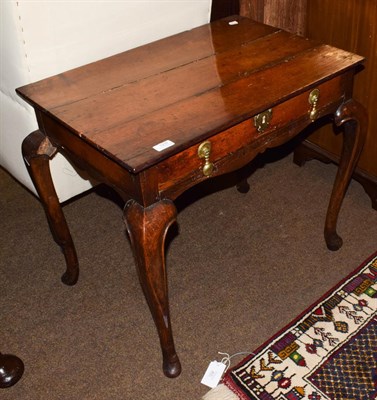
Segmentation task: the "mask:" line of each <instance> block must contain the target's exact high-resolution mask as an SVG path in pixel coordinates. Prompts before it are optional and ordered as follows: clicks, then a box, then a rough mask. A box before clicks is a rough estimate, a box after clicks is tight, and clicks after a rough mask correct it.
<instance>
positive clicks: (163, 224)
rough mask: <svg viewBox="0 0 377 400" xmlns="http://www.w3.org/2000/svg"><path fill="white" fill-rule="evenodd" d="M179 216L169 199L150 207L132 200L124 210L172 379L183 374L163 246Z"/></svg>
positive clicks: (167, 369) (141, 280) (165, 362)
mask: <svg viewBox="0 0 377 400" xmlns="http://www.w3.org/2000/svg"><path fill="white" fill-rule="evenodd" d="M176 214H177V211H176V208H175V206H174V203H173V202H172V201H170V200H161V201H159V202H158V203H155V204H153V205H151V206H149V207H147V208H144V207H143V206H141V205H140V204H138V203H137V202H135V201H134V200H130V201H128V203H127V204H126V206H125V209H124V221H125V224H126V227H127V231H128V234H129V236H130V240H131V243H132V248H133V252H134V256H135V261H136V267H137V270H138V274H139V279H140V283H141V287H142V288H143V292H144V295H145V298H146V300H147V302H148V305H149V308H150V311H151V313H152V316H153V319H154V322H155V325H156V328H157V332H158V335H159V338H160V344H161V350H162V355H163V371H164V374H165V375H166V376H168V377H170V378H174V377H176V376H178V375H179V374H180V372H181V364H180V362H179V359H178V356H177V353H176V351H175V347H174V341H173V333H172V329H171V323H170V312H169V299H168V282H167V274H166V266H165V249H164V243H165V237H166V233H167V231H168V228H169V226H170V225H171V224H172V223H173V222H174V221H175V220H176Z"/></svg>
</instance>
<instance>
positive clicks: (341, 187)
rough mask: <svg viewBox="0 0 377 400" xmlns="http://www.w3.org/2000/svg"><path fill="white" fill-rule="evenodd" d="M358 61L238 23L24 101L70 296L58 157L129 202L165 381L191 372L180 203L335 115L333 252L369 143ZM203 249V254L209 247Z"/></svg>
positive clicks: (37, 89) (126, 58)
mask: <svg viewBox="0 0 377 400" xmlns="http://www.w3.org/2000/svg"><path fill="white" fill-rule="evenodd" d="M362 61H363V59H362V57H360V56H357V55H354V54H351V53H348V52H345V51H343V50H339V49H336V48H333V47H330V46H327V45H320V44H317V43H313V42H311V41H308V40H306V39H303V38H301V37H299V36H297V35H293V34H291V33H288V32H285V31H281V30H279V29H277V28H273V27H270V26H267V25H264V24H260V23H258V22H255V21H252V20H250V19H248V18H244V17H237V16H236V17H232V18H231V19H223V20H219V21H216V22H213V23H211V24H207V25H204V26H201V27H198V28H196V29H193V30H191V31H186V32H183V33H181V34H179V35H175V36H172V37H170V38H166V39H163V40H160V41H157V42H154V43H151V44H148V45H146V46H142V47H139V48H136V49H134V50H131V51H128V52H124V53H121V54H118V55H115V56H113V57H110V58H107V59H104V60H100V61H98V62H95V63H92V64H89V65H86V66H83V67H81V68H77V69H74V70H71V71H68V72H65V73H63V74H60V75H57V76H54V77H51V78H48V79H45V80H43V81H40V82H36V83H34V84H30V85H27V86H25V87H22V88H19V89H18V90H17V92H18V94H19V95H20V96H21V97H22V98H23V99H25V100H26V101H27V102H28V103H30V104H31V105H32V106H33V107H34V109H35V112H36V115H37V120H38V124H39V130H37V131H35V132H33V133H31V134H30V135H29V136H28V137H27V138H26V139H25V140H24V142H23V148H22V151H23V156H24V159H25V162H26V166H27V168H28V170H29V173H30V175H31V177H32V179H33V182H34V184H35V187H36V189H37V191H38V194H39V196H40V199H41V202H42V204H43V206H44V208H45V212H46V215H47V218H48V221H49V222H50V227H51V229H52V231H53V236H54V238H55V240H56V241H57V243H58V244H59V245H60V246H61V247H62V250H63V253H64V256H65V259H66V264H67V269H66V272H65V274H64V275H63V282H64V283H66V284H71V285H72V284H74V283H76V281H77V279H78V274H79V266H78V258H77V255H76V250H75V247H74V244H73V241H72V238H71V234H70V231H69V228H68V226H67V223H66V220H65V217H64V214H63V211H62V208H61V205H60V204H59V200H58V198H57V196H56V193H55V189H54V185H53V182H52V179H51V174H50V170H49V160H50V159H51V158H52V157H53V156H54V155H55V154H56V152H58V151H59V152H62V153H64V154H66V155H67V156H68V158H69V159H71V160H72V161H73V162H74V163H76V164H77V165H78V166H79V167H81V169H84V170H85V171H86V172H88V173H89V174H91V175H92V176H93V177H94V178H95V179H96V180H97V181H99V182H104V183H107V184H108V185H110V186H112V187H113V188H114V189H116V190H117V191H118V192H119V194H120V195H121V196H122V197H123V199H124V200H125V202H126V206H125V208H124V214H123V215H124V221H125V224H126V227H127V230H128V233H129V236H130V239H131V245H132V248H133V251H134V255H135V261H136V266H137V270H138V274H139V278H140V283H141V286H142V288H143V291H144V294H145V297H146V300H147V302H148V305H149V307H150V310H151V313H152V316H153V319H154V321H155V324H156V328H157V331H158V334H159V338H160V343H161V350H162V354H163V371H164V373H165V375H167V376H169V377H175V376H177V375H179V373H180V372H181V365H180V361H179V359H178V356H177V354H176V351H175V347H174V341H173V334H172V329H171V323H170V312H169V299H168V282H167V274H166V268H165V254H164V252H165V250H164V241H165V235H166V232H167V230H168V228H169V226H170V225H171V224H172V223H173V222H174V221H175V220H176V213H177V210H176V207H175V205H174V202H173V201H174V200H175V199H176V198H177V197H178V196H179V195H180V194H182V193H183V192H184V191H185V190H187V189H189V188H190V187H192V186H194V185H196V184H198V183H200V182H203V181H206V180H207V179H209V178H211V177H215V176H220V175H224V174H226V173H229V172H231V171H236V170H238V169H240V168H241V167H243V166H245V165H246V164H248V163H249V162H250V161H251V160H252V159H254V158H255V157H256V156H257V155H258V154H259V153H261V152H264V151H265V150H266V149H267V148H269V147H275V146H278V145H281V144H283V143H285V142H287V141H288V140H290V139H292V138H293V137H295V136H296V135H297V134H298V133H300V132H301V131H302V129H303V128H305V127H306V126H308V125H310V124H312V122H313V121H314V120H316V119H318V118H321V117H323V116H325V115H328V114H331V115H335V122H336V124H337V126H339V127H340V126H344V128H345V129H344V140H345V142H346V143H347V146H346V147H345V151H344V158H343V162H342V163H341V165H340V168H339V173H338V175H337V177H336V180H335V183H334V189H333V192H332V195H331V200H330V204H329V207H328V212H327V216H326V221H325V240H326V243H327V246H328V247H329V248H330V249H332V250H336V249H338V248H339V247H340V246H341V245H342V240H341V238H340V237H339V236H338V234H337V232H336V225H337V218H338V214H339V210H340V206H341V202H342V199H343V197H344V194H345V191H346V188H347V185H348V182H349V179H350V178H351V174H352V171H353V168H354V166H355V164H356V162H357V159H358V156H359V154H360V151H361V148H362V145H363V141H364V136H365V131H366V120H367V117H366V114H365V110H364V108H363V107H362V106H361V105H360V104H359V103H358V102H356V101H354V100H353V99H352V84H353V75H354V73H355V70H356V68H357V67H358V66H359V65H360V64H361V63H362ZM205 245H206V244H205V243H203V246H205Z"/></svg>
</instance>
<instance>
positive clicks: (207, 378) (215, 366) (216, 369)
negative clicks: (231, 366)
mask: <svg viewBox="0 0 377 400" xmlns="http://www.w3.org/2000/svg"><path fill="white" fill-rule="evenodd" d="M225 368H226V365H225V364H223V363H221V362H218V361H211V362H210V363H209V366H208V368H207V371H206V373H205V374H204V376H203V378H202V380H201V381H200V383H202V384H203V385H206V386H208V387H210V388H211V389H213V388H215V387H216V386H217V385H218V384H219V382H220V379H221V377H222V376H223V373H224V371H225Z"/></svg>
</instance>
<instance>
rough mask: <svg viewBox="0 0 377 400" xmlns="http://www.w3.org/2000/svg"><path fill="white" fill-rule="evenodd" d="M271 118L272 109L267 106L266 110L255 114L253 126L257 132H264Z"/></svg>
mask: <svg viewBox="0 0 377 400" xmlns="http://www.w3.org/2000/svg"><path fill="white" fill-rule="evenodd" d="M271 118H272V109H271V108H269V109H268V110H266V111H263V112H262V113H260V114H258V115H256V116H255V117H254V126H255V127H256V128H257V131H258V132H259V133H262V132H264V131H265V130H266V129H267V128H268V127H269V125H270V121H271Z"/></svg>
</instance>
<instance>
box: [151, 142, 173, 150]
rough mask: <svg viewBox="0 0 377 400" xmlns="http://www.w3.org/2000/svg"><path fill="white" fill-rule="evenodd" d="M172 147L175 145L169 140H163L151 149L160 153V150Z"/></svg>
mask: <svg viewBox="0 0 377 400" xmlns="http://www.w3.org/2000/svg"><path fill="white" fill-rule="evenodd" d="M174 145H175V143H174V142H172V141H171V140H164V141H163V142H161V143H159V144H156V146H153V148H154V149H155V150H156V151H162V150H165V149H167V148H168V147H171V146H174Z"/></svg>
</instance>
